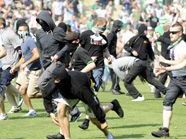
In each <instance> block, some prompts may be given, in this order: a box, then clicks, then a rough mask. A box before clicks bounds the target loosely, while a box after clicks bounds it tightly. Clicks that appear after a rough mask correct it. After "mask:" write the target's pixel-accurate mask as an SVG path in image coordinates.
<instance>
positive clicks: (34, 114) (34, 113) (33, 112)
mask: <svg viewBox="0 0 186 139" xmlns="http://www.w3.org/2000/svg"><path fill="white" fill-rule="evenodd" d="M25 116H26V117H36V116H37V113H36V111H35V110H29V112H28V113H27V114H25Z"/></svg>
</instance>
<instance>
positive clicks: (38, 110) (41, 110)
mask: <svg viewBox="0 0 186 139" xmlns="http://www.w3.org/2000/svg"><path fill="white" fill-rule="evenodd" d="M35 110H36V112H45V110H44V108H43V109H35ZM27 112H28V110H25V109H24V110H21V112H20V113H27Z"/></svg>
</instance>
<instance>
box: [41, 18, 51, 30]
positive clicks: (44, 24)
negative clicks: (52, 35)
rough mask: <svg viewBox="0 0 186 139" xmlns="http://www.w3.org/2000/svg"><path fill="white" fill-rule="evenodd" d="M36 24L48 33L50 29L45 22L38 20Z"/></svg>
mask: <svg viewBox="0 0 186 139" xmlns="http://www.w3.org/2000/svg"><path fill="white" fill-rule="evenodd" d="M38 23H39V24H40V25H41V27H42V29H43V30H44V31H50V27H49V25H48V24H47V23H46V22H45V21H43V20H40V19H39V20H38Z"/></svg>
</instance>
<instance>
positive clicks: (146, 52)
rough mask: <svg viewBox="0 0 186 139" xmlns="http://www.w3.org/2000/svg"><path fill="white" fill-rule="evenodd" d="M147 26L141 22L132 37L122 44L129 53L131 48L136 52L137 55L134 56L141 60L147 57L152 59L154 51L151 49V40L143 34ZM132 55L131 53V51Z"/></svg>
mask: <svg viewBox="0 0 186 139" xmlns="http://www.w3.org/2000/svg"><path fill="white" fill-rule="evenodd" d="M146 30H147V26H146V25H144V24H141V25H140V26H139V27H138V34H137V35H136V36H134V37H132V38H131V39H130V40H129V41H128V42H127V43H126V44H125V46H124V49H125V50H126V51H128V52H129V53H131V52H132V51H133V50H134V51H136V52H137V53H138V56H135V57H137V58H139V59H141V60H148V59H149V58H150V59H151V60H152V61H153V60H154V52H153V50H152V46H151V42H150V41H149V39H148V38H147V37H146V35H145V33H144V32H145V31H146ZM131 55H132V53H131Z"/></svg>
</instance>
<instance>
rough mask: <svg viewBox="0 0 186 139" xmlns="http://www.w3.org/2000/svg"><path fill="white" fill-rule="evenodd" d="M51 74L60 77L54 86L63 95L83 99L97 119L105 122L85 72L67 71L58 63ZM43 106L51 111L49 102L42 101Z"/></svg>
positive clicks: (103, 114) (67, 97) (68, 97)
mask: <svg viewBox="0 0 186 139" xmlns="http://www.w3.org/2000/svg"><path fill="white" fill-rule="evenodd" d="M52 75H53V78H54V79H56V78H57V79H60V83H58V84H56V88H57V89H59V91H60V93H61V95H62V96H63V97H65V98H66V99H79V100H81V101H83V102H84V103H85V104H87V105H88V106H89V107H90V109H91V110H92V111H93V112H94V114H95V116H96V118H97V119H98V121H100V122H101V123H104V122H105V113H104V112H103V110H102V108H101V107H100V103H99V100H97V98H96V96H95V95H94V93H93V92H92V90H91V87H90V80H89V78H88V76H87V74H86V73H82V72H79V71H68V72H67V71H66V70H65V68H64V66H63V65H60V64H59V65H58V66H57V67H56V69H55V70H53V72H52ZM45 102H46V101H45ZM48 102H51V101H48ZM44 106H45V109H46V111H47V112H50V111H51V105H50V104H49V103H48V104H47V103H44ZM48 106H49V107H48ZM49 110H50V111H49ZM51 112H52V111H51Z"/></svg>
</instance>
